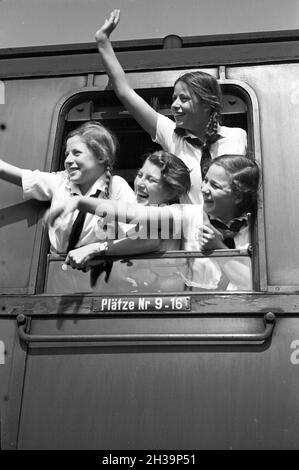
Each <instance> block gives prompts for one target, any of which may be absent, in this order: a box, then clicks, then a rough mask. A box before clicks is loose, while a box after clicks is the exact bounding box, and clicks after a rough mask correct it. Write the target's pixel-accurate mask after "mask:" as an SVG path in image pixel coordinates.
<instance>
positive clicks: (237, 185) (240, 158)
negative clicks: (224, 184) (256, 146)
mask: <svg viewBox="0 0 299 470" xmlns="http://www.w3.org/2000/svg"><path fill="white" fill-rule="evenodd" d="M212 165H218V166H220V167H222V168H223V169H224V170H225V172H226V173H227V175H228V176H229V177H230V179H231V183H230V185H231V189H232V192H233V193H234V194H235V195H236V197H237V198H238V199H239V200H240V201H239V202H237V208H238V212H239V214H238V215H239V216H240V215H242V214H244V213H245V212H251V213H254V212H255V211H256V206H257V191H258V187H259V180H260V170H259V167H258V165H257V163H256V162H255V161H254V160H252V159H250V158H248V157H246V156H244V155H222V156H221V157H217V158H215V159H214V160H212V161H211V164H210V166H212Z"/></svg>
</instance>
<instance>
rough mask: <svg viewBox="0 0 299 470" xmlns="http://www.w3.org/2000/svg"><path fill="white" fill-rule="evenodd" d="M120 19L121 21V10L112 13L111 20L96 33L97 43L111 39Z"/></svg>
mask: <svg viewBox="0 0 299 470" xmlns="http://www.w3.org/2000/svg"><path fill="white" fill-rule="evenodd" d="M119 19H120V10H113V11H112V12H111V13H110V17H109V19H108V20H107V19H106V20H105V23H104V24H103V26H102V27H101V28H100V29H99V30H98V31H97V32H96V34H95V38H96V41H97V42H100V41H102V40H105V39H107V38H109V36H110V34H111V33H112V31H114V29H115V28H116V26H117V25H118V23H119Z"/></svg>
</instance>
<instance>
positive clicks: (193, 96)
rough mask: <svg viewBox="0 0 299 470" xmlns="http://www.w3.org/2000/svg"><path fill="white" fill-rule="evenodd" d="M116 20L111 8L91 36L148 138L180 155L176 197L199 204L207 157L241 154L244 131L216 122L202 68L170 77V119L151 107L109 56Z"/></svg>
mask: <svg viewBox="0 0 299 470" xmlns="http://www.w3.org/2000/svg"><path fill="white" fill-rule="evenodd" d="M118 22H119V10H114V11H113V12H112V13H111V15H110V18H109V19H108V20H106V21H105V23H104V25H103V26H102V27H101V28H100V29H99V30H98V31H97V33H96V36H95V37H96V42H97V46H98V50H99V53H100V56H101V59H102V62H103V64H104V67H105V69H106V72H107V74H108V76H109V78H110V80H111V83H112V85H113V87H114V90H115V92H116V94H117V96H118V98H119V99H120V101H121V102H122V103H123V105H124V106H125V107H126V109H127V110H128V111H129V112H130V113H131V114H132V116H133V117H134V118H135V119H136V120H137V121H138V123H139V124H140V125H141V127H143V128H144V130H145V131H146V132H148V133H149V134H150V136H151V137H152V139H153V140H154V141H155V142H157V143H158V144H160V145H161V147H162V148H163V150H166V151H168V152H170V153H172V154H174V155H177V156H178V157H179V158H181V159H182V160H183V161H184V163H185V164H186V165H187V167H188V168H189V170H190V171H191V173H190V176H191V189H190V191H189V192H188V194H187V195H184V196H183V197H182V198H181V202H183V203H190V202H191V203H198V204H202V195H201V191H200V187H201V182H202V179H203V178H204V176H205V173H206V171H207V168H208V164H209V161H210V160H211V159H213V158H216V157H217V156H220V155H224V154H231V155H237V154H238V155H244V154H245V152H246V144H247V137H246V132H245V131H244V130H243V129H240V128H231V127H225V126H221V125H220V123H219V120H220V111H221V90H220V87H219V85H218V82H217V80H216V79H215V78H214V77H212V76H211V75H209V74H207V73H205V72H198V71H194V72H188V73H185V74H184V75H182V76H180V77H179V78H178V79H177V80H176V82H175V84H174V92H173V97H172V105H171V110H172V113H173V117H174V121H172V120H171V119H169V118H168V117H166V116H164V115H162V114H160V113H158V112H156V111H155V110H154V109H153V108H152V107H151V106H150V105H149V104H148V103H147V102H146V101H145V100H143V99H142V98H141V97H140V96H139V95H138V94H137V93H136V92H135V91H134V90H133V89H132V87H131V86H130V84H129V82H128V81H127V79H126V76H125V73H124V71H123V69H122V67H121V65H120V63H119V62H118V60H117V58H116V56H115V53H114V51H113V48H112V45H111V42H110V39H109V37H110V34H111V33H112V31H113V30H114V29H115V28H116V26H117V24H118Z"/></svg>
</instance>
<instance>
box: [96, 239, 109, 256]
mask: <svg viewBox="0 0 299 470" xmlns="http://www.w3.org/2000/svg"><path fill="white" fill-rule="evenodd" d="M107 250H108V242H99V243H98V246H97V248H96V252H97V253H98V254H100V255H105V254H107Z"/></svg>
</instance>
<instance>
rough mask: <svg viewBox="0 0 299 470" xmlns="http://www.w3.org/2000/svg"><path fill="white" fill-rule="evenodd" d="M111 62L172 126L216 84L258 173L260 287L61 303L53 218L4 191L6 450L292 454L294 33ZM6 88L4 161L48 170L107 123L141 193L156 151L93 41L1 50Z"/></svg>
mask: <svg viewBox="0 0 299 470" xmlns="http://www.w3.org/2000/svg"><path fill="white" fill-rule="evenodd" d="M115 48H116V52H117V54H118V56H119V59H120V61H121V63H122V64H123V66H124V68H125V70H126V72H127V74H128V77H129V80H130V81H131V83H132V85H133V86H134V87H135V88H136V89H137V91H138V92H139V93H140V94H141V95H142V96H144V97H145V98H146V99H148V100H149V102H152V103H157V101H158V102H159V106H160V110H161V112H164V113H166V114H167V113H168V112H169V109H168V104H169V103H170V96H171V89H172V84H173V82H174V80H175V78H176V77H177V76H178V75H179V74H181V73H182V72H184V71H186V70H190V69H202V70H205V71H207V72H208V73H210V74H212V75H214V76H215V77H217V78H218V79H219V82H220V84H221V86H222V89H223V92H224V112H223V120H224V122H225V123H227V124H228V125H232V126H235V125H238V126H241V127H243V128H244V129H246V130H247V133H248V138H249V148H250V151H251V152H252V155H253V156H254V158H255V159H256V160H257V161H258V162H260V164H261V167H262V171H263V181H262V186H261V189H260V194H259V208H258V215H257V219H256V221H255V223H254V227H253V259H252V261H253V276H254V289H253V290H252V291H250V292H227V291H224V292H205V293H202V292H192V291H188V290H185V289H184V286H183V285H182V286H180V285H177V284H176V283H175V282H174V281H173V282H174V283H172V279H171V278H168V276H164V279H163V280H161V279H159V288H157V290H152V291H151V290H146V289H144V290H142V289H141V290H139V291H137V292H134V291H132V292H126V290H125V289H123V291H122V292H119V291H118V290H117V286H116V287H113V288H111V290H110V291H108V290H107V291H104V290H103V291H98V292H85V291H84V293H80V289H78V290H77V291H76V292H74V293H71V292H67V291H65V290H64V288H63V287H62V288H61V290H59V288H58V289H57V288H56V287H53V285H52V284H51V276H52V280H53V279H54V280H55V279H56V280H57V277H56V276H57V275H58V274H57V273H59V272H60V274H61V269H60V268H59V266H60V265H61V259H60V258H59V257H58V258H55V257H54V258H53V257H52V258H51V257H47V249H48V242H47V238H46V236H45V233H44V229H43V226H42V214H43V211H44V209H45V206H44V205H43V204H41V203H37V202H34V201H29V202H24V201H23V200H22V195H21V192H20V189H19V188H17V187H13V186H12V185H9V184H7V183H5V182H1V184H0V195H1V196H0V201H1V202H0V226H1V229H0V354H1V356H0V358H1V359H0V406H1V408H0V410H1V414H0V417H1V447H2V448H3V449H145V448H146V449H298V448H299V400H298V392H299V318H298V313H299V237H298V233H299V217H298V199H299V159H298V148H299V137H298V125H299V112H298V110H299V33H298V32H297V31H288V32H277V33H265V34H262V33H258V34H240V35H226V36H213V37H192V38H190V37H189V38H183V39H182V40H180V38H175V37H168V38H167V39H166V40H164V41H162V40H161V41H160V40H150V41H137V42H134V43H133V42H119V43H115ZM0 79H1V83H2V85H3V86H2V90H3V93H4V94H5V96H4V98H5V99H4V100H3V101H4V104H0V111H1V120H0V121H1V124H2V130H1V135H0V149H1V152H0V155H1V157H3V158H4V159H6V160H7V161H9V162H11V163H12V164H16V165H18V166H21V167H24V168H30V169H35V168H38V169H41V170H54V171H55V170H57V169H59V168H60V167H61V143H62V139H63V137H64V135H65V133H66V132H67V131H68V130H70V129H71V128H73V127H75V126H76V125H78V124H80V123H81V122H83V121H85V120H88V119H90V118H92V119H99V120H101V121H103V122H104V123H105V124H106V125H108V126H110V127H111V128H113V129H114V130H115V132H116V133H117V135H118V137H119V139H120V144H121V149H122V150H121V154H120V159H119V165H118V168H117V172H118V173H119V174H121V175H124V176H125V177H127V178H128V180H129V181H130V180H132V178H133V173H134V169H135V168H136V166H137V163H136V162H137V160H136V158H137V155H140V154H141V153H143V152H144V151H145V150H147V149H148V148H150V147H151V145H152V143H151V142H150V140H149V139H148V137H147V136H146V135H145V133H144V132H143V131H142V130H141V129H140V128H139V127H138V126H137V124H136V123H135V121H134V120H133V119H131V118H130V116H129V115H128V114H127V113H126V112H125V111H124V109H123V108H122V107H121V105H120V103H119V102H118V100H117V99H116V97H115V95H114V92H113V91H112V89H111V86H110V84H109V83H108V79H107V76H106V74H105V72H104V70H103V68H102V65H101V63H100V60H99V57H98V54H97V51H96V48H95V47H94V45H88V44H87V45H75V46H65V47H58V46H57V47H38V48H24V49H15V50H2V51H0ZM124 162H126V163H124ZM296 207H297V209H296ZM183 255H184V253H183ZM183 255H180V256H181V257H182V256H183ZM177 256H178V257H179V255H177ZM185 256H186V257H187V256H190V254H189V255H187V254H185ZM170 259H171V258H170ZM138 261H140V260H138ZM152 261H153V260H152V259H151V262H152ZM134 262H135V260H133V261H132V263H131V265H132V269H133V270H134ZM144 262H145V264H146V263H148V260H147V259H146V258H145V260H144ZM59 263H60V265H59ZM57 266H58V268H57ZM136 266H137V265H136ZM136 269H139V268H136ZM161 276H162V275H161ZM78 282H79V283H80V281H78Z"/></svg>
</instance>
